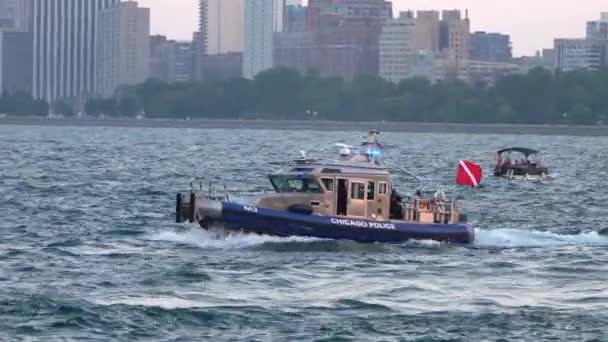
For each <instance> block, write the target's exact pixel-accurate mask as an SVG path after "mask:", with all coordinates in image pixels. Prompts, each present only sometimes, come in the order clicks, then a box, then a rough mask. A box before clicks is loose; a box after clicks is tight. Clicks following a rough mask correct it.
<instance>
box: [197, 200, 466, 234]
mask: <svg viewBox="0 0 608 342" xmlns="http://www.w3.org/2000/svg"><path fill="white" fill-rule="evenodd" d="M199 223H200V225H201V227H203V228H205V229H207V228H209V227H210V226H211V225H212V224H214V223H221V224H222V225H223V226H224V227H225V228H226V229H229V230H234V231H245V232H249V233H257V234H266V235H274V236H282V237H288V236H305V237H316V238H324V239H347V240H354V241H358V242H404V241H407V240H412V239H416V240H437V241H446V242H452V243H471V242H473V240H474V239H475V230H474V228H473V227H471V226H470V225H468V224H466V223H462V224H419V223H404V222H399V221H382V222H380V221H374V220H366V219H350V218H344V217H336V216H319V215H306V214H300V213H293V212H289V211H282V210H273V209H266V208H257V207H252V206H246V205H240V204H235V203H227V202H221V213H218V215H213V217H211V216H208V217H204V216H203V217H202V218H201V219H200V220H199Z"/></svg>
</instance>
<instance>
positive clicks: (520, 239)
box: [474, 229, 608, 248]
mask: <svg viewBox="0 0 608 342" xmlns="http://www.w3.org/2000/svg"><path fill="white" fill-rule="evenodd" d="M474 245H475V246H479V247H503V248H510V247H550V246H568V245H585V246H606V245H608V237H607V236H603V235H601V234H600V233H598V232H587V233H579V234H557V233H552V232H542V231H532V230H523V229H494V230H484V229H477V230H476V232H475V243H474Z"/></svg>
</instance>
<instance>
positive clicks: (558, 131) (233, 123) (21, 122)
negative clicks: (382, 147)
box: [0, 117, 608, 137]
mask: <svg viewBox="0 0 608 342" xmlns="http://www.w3.org/2000/svg"><path fill="white" fill-rule="evenodd" d="M0 125H17V126H64V127H125V128H185V129H270V130H313V131H368V130H369V129H372V128H373V129H379V130H380V131H383V132H404V133H463V134H519V135H567V136H590V137H591V136H594V137H601V136H608V125H606V126H600V125H597V126H575V125H520V124H462V123H428V122H349V121H321V120H318V121H312V120H310V121H297V120H251V119H247V120H245V119H243V120H239V119H192V120H180V119H132V118H103V119H100V118H90V117H88V118H47V117H5V118H0Z"/></svg>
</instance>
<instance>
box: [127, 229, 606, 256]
mask: <svg viewBox="0 0 608 342" xmlns="http://www.w3.org/2000/svg"><path fill="white" fill-rule="evenodd" d="M145 239H147V240H152V241H167V242H174V243H179V244H184V245H190V246H195V247H199V248H211V249H239V248H253V247H258V246H262V245H270V246H272V245H276V246H277V247H274V248H272V249H276V248H278V246H279V245H284V246H285V247H281V248H278V249H279V250H283V249H284V248H286V247H287V246H289V249H290V250H291V249H293V250H294V251H295V250H300V249H301V248H298V247H297V245H298V244H300V243H307V244H308V243H312V242H315V243H319V242H335V241H334V240H326V239H320V238H312V237H301V236H292V237H277V236H268V235H257V234H246V233H237V232H228V231H224V230H221V229H212V230H211V231H207V230H203V229H191V230H188V231H166V232H159V233H155V234H151V235H148V236H146V237H145ZM352 243H353V244H357V243H356V242H354V241H353V242H352ZM294 244H295V245H294ZM357 245H359V244H357ZM568 245H584V246H608V236H606V235H603V234H601V233H599V232H595V231H594V232H585V233H579V234H558V233H553V232H548V231H544V232H543V231H533V230H524V229H511V228H505V229H493V230H486V229H479V228H478V229H476V231H475V242H474V243H473V246H475V247H498V248H515V247H551V246H568ZM403 246H407V247H414V248H431V249H435V248H439V247H441V246H444V244H443V243H441V242H438V241H434V240H411V241H408V242H405V243H404V244H403ZM317 247H318V248H321V249H324V248H327V247H328V246H324V245H323V246H321V245H320V246H317ZM331 247H332V248H333V247H336V246H333V245H332V246H331ZM342 247H343V248H344V249H351V248H346V247H347V246H342ZM350 247H352V246H350ZM303 248H305V249H306V250H308V249H309V248H310V246H309V247H303ZM313 249H314V248H313ZM355 249H357V248H355ZM123 252H124V251H123Z"/></svg>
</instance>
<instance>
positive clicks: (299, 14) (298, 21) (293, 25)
mask: <svg viewBox="0 0 608 342" xmlns="http://www.w3.org/2000/svg"><path fill="white" fill-rule="evenodd" d="M306 12H307V8H306V7H304V6H300V5H287V6H286V7H285V22H284V24H283V31H284V32H302V31H306Z"/></svg>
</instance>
